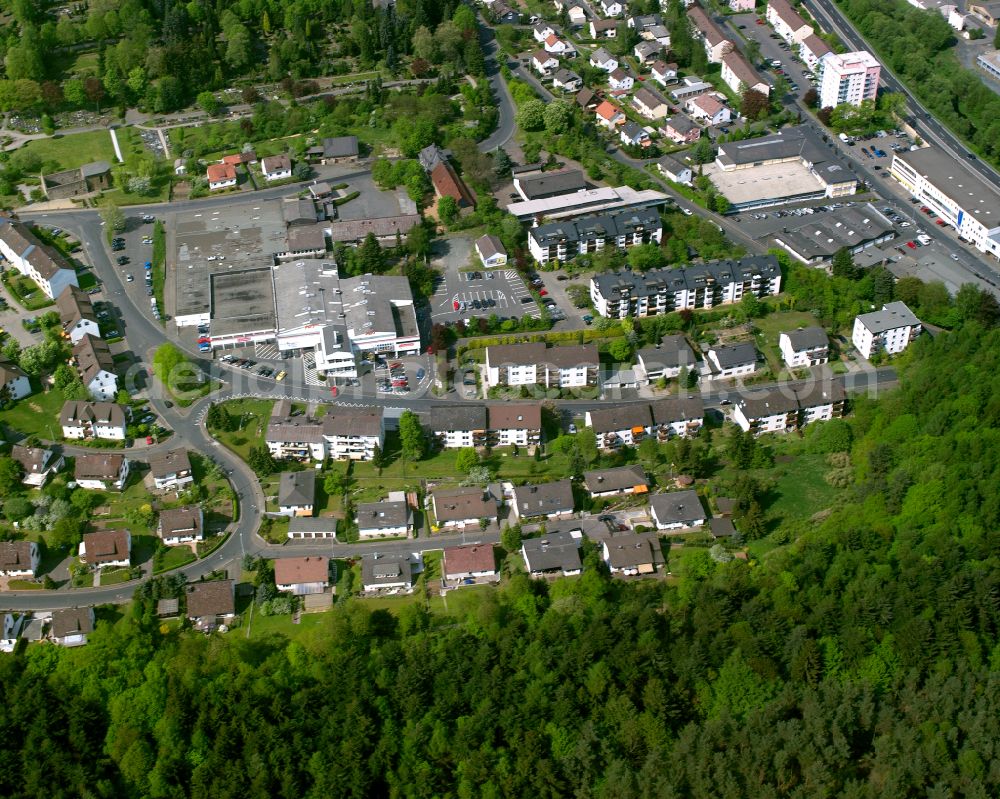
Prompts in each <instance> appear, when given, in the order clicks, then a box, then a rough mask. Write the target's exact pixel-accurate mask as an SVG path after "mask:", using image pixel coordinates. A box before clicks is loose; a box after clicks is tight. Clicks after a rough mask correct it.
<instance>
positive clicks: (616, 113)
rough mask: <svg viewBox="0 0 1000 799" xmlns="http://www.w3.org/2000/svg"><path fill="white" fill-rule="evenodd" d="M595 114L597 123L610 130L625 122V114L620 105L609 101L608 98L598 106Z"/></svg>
mask: <svg viewBox="0 0 1000 799" xmlns="http://www.w3.org/2000/svg"><path fill="white" fill-rule="evenodd" d="M594 114H595V116H596V118H597V124H598V125H601V126H603V127H605V128H607V129H608V130H614V129H615V128H616V127H617V126H618V125H624V124H625V115H624V114H623V113H622V112H621V110H620V109H619V108H618V106H616V105H614V104H613V103H609V102H608V101H607V100H605V101H604V102H603V103H601V104H600V105H599V106H597V109H596V110H595V112H594Z"/></svg>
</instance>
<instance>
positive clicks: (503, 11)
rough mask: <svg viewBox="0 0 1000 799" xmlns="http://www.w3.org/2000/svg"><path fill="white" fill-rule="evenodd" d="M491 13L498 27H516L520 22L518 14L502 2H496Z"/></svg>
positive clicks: (500, 0) (497, 0)
mask: <svg viewBox="0 0 1000 799" xmlns="http://www.w3.org/2000/svg"><path fill="white" fill-rule="evenodd" d="M491 11H492V14H493V19H494V20H496V22H497V24H498V25H517V24H518V23H519V22H520V21H521V14H520V12H518V11H515V10H514V9H513V8H511V7H510V6H508V5H507V4H506V3H504V2H503V0H496V2H495V3H494V4H493V8H492V9H491Z"/></svg>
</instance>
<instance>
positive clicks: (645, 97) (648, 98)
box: [632, 86, 667, 108]
mask: <svg viewBox="0 0 1000 799" xmlns="http://www.w3.org/2000/svg"><path fill="white" fill-rule="evenodd" d="M632 98H633V99H634V100H636V101H638V102H640V103H642V104H643V105H645V106H646V107H647V108H656V107H657V106H659V105H667V101H666V98H664V97H663V96H662V95H661V94H659V92H655V91H653V90H652V89H649V88H647V87H645V86H643V87H642V88H641V89H639V91H637V92H636V93H635V94H633V95H632Z"/></svg>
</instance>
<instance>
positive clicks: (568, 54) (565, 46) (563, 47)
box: [545, 34, 576, 58]
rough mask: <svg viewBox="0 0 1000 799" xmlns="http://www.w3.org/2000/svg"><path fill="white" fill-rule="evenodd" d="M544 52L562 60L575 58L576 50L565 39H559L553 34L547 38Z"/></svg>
mask: <svg viewBox="0 0 1000 799" xmlns="http://www.w3.org/2000/svg"><path fill="white" fill-rule="evenodd" d="M545 52H546V53H552V54H554V55H557V56H562V57H564V58H575V57H576V48H575V47H574V46H573V45H572V44H570V43H569V42H567V41H566V40H565V39H560V38H559V37H558V36H556V35H555V34H553V35H552V36H549V38H547V39H546V40H545Z"/></svg>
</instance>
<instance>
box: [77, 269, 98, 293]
mask: <svg viewBox="0 0 1000 799" xmlns="http://www.w3.org/2000/svg"><path fill="white" fill-rule="evenodd" d="M76 281H77V283H79V284H80V288H82V289H83V290H84V291H86V290H87V289H92V288H93V287H94V286H96V285H97V278H96V277H94V273H93V272H91V271H90V270H89V269H87V270H86V271H83V272H77V275H76Z"/></svg>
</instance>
